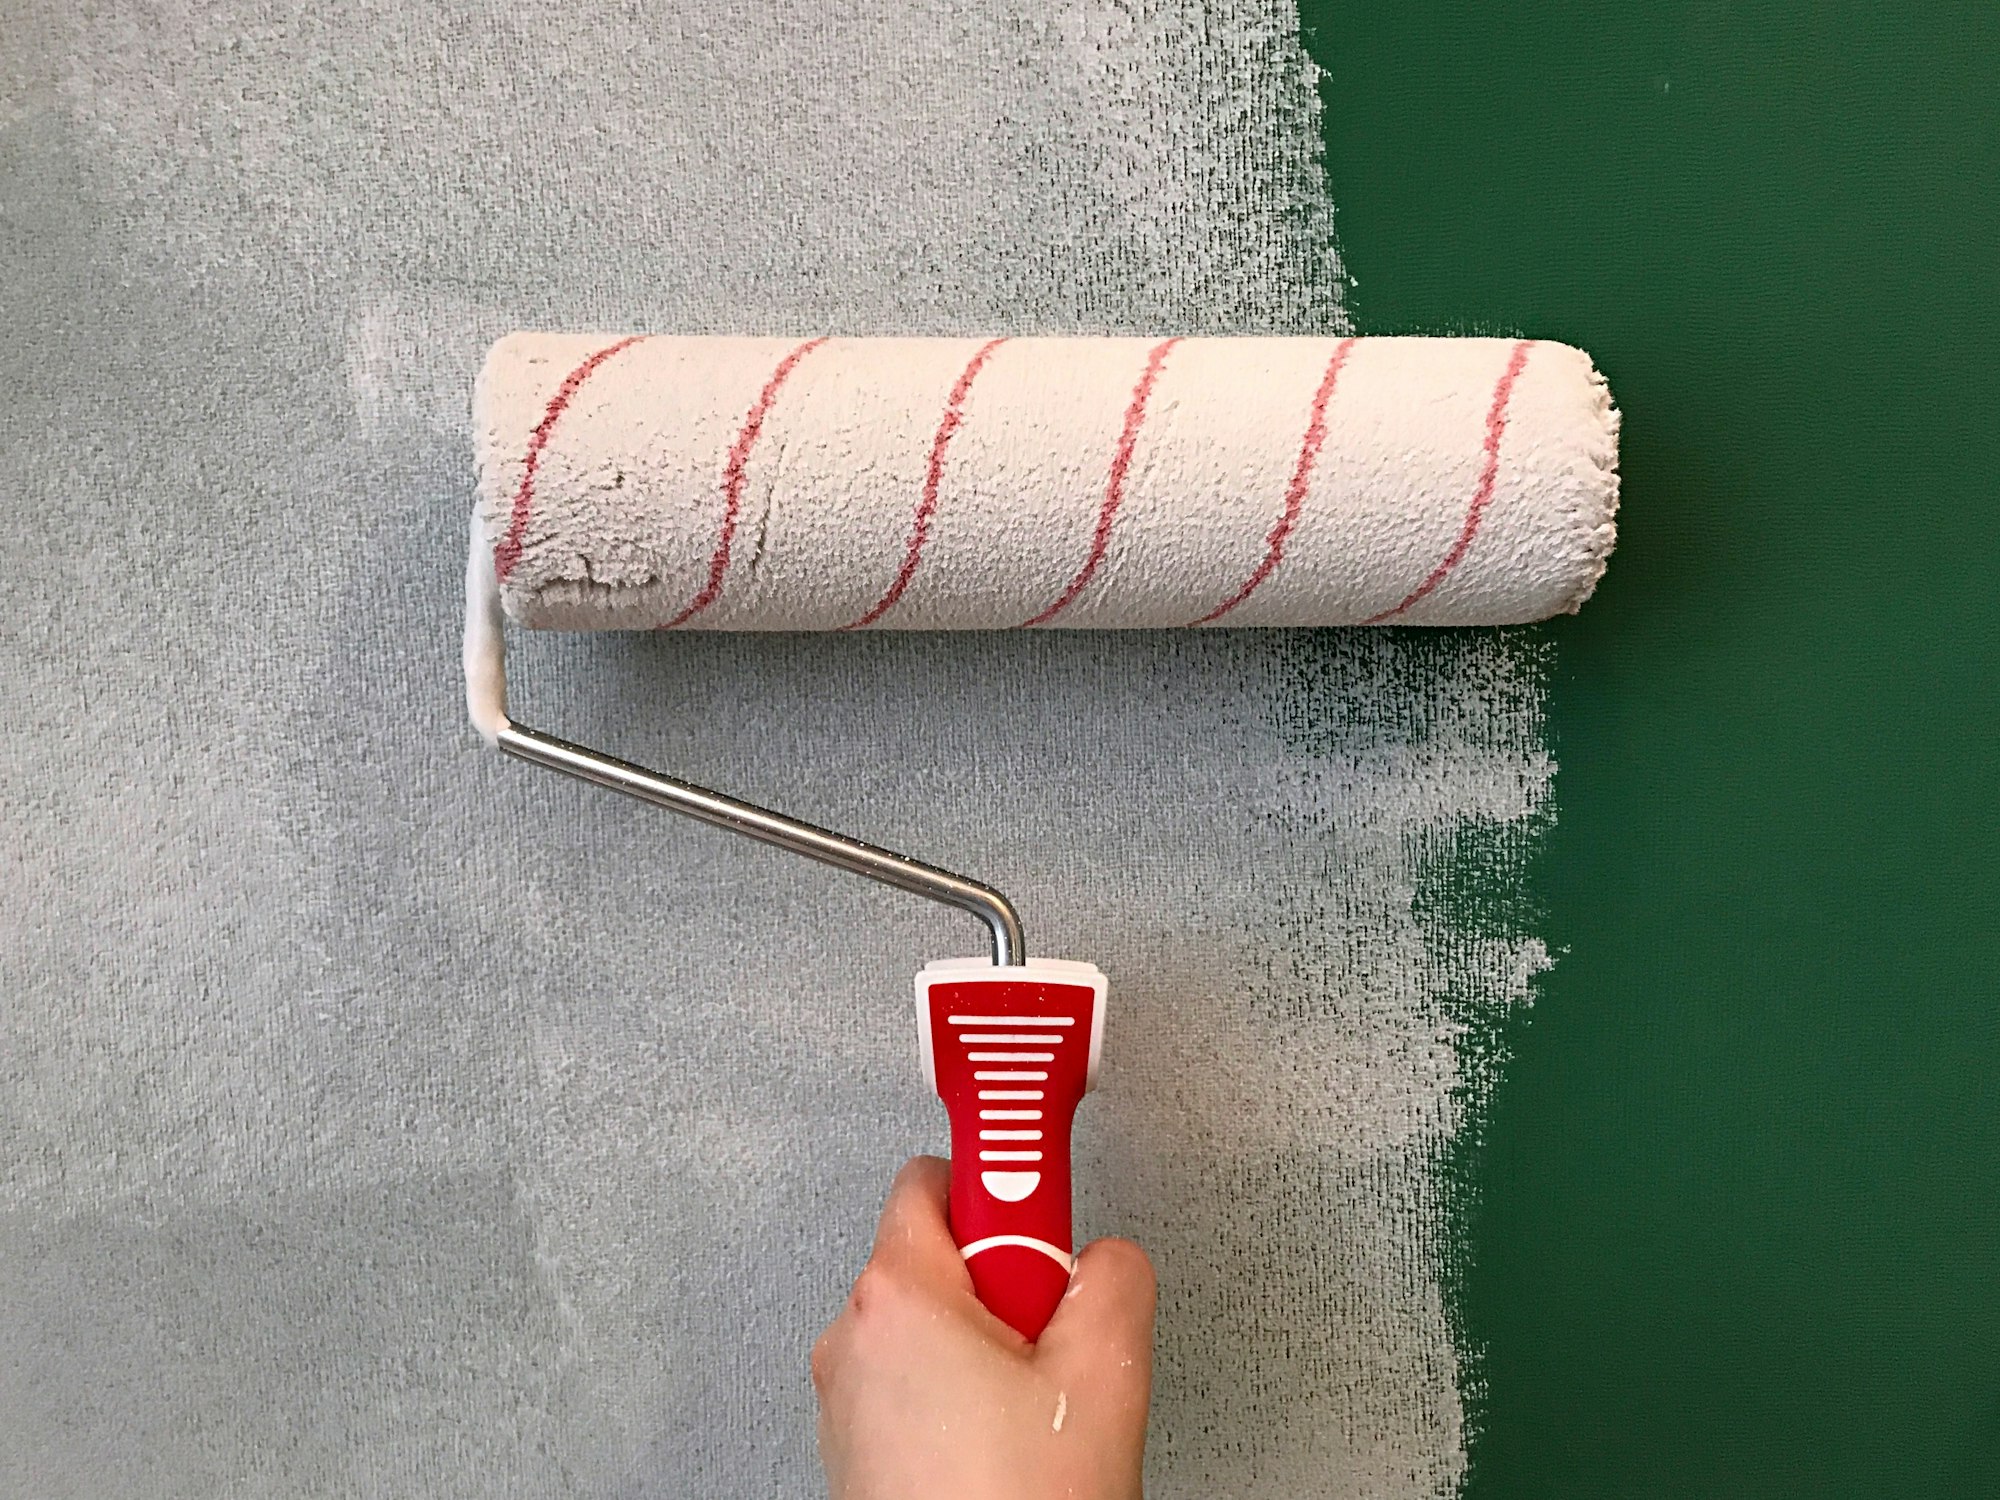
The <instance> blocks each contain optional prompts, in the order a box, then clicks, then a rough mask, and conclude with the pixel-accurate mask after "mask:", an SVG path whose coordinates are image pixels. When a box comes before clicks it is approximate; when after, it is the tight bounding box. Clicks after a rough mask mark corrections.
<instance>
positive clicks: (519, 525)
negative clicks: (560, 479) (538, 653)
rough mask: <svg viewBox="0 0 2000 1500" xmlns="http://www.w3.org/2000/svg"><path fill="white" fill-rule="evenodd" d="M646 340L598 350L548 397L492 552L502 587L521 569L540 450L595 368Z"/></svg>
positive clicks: (631, 340) (621, 342) (639, 336)
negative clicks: (511, 506) (509, 513)
mask: <svg viewBox="0 0 2000 1500" xmlns="http://www.w3.org/2000/svg"><path fill="white" fill-rule="evenodd" d="M647 337H648V335H646V334H643V333H635V334H633V335H632V336H631V337H630V338H622V339H620V340H619V341H618V342H617V343H615V344H609V345H606V346H605V347H604V348H602V349H599V350H598V351H597V352H596V353H595V354H593V355H591V356H590V358H588V359H586V360H585V361H584V362H583V363H582V364H580V365H578V366H577V367H576V368H575V369H574V370H571V371H570V372H569V374H568V375H566V376H564V377H563V383H562V384H561V385H559V386H557V387H556V393H555V394H554V395H553V396H551V397H549V404H548V406H547V407H545V408H544V409H543V411H542V420H541V422H540V423H539V424H538V425H537V426H536V428H535V430H534V431H533V432H532V433H530V434H529V435H528V451H527V454H526V456H524V457H523V458H522V460H521V485H520V488H519V489H517V490H515V491H514V513H513V515H512V516H511V517H509V519H508V521H507V534H506V535H505V536H503V537H502V538H500V541H499V544H498V545H497V546H495V547H494V549H493V574H494V576H495V577H496V578H498V579H499V580H500V581H501V582H502V583H505V582H506V581H507V575H508V574H509V573H511V572H513V571H514V569H515V568H516V567H518V566H519V565H520V562H521V551H522V548H523V546H524V545H525V542H526V538H527V534H528V517H529V515H530V513H531V512H532V511H533V509H534V505H535V471H536V470H537V469H539V468H540V467H541V463H542V450H543V449H545V448H547V447H548V445H549V437H550V435H551V434H553V433H554V432H555V430H556V423H557V422H558V421H560V420H561V419H562V414H563V413H564V412H565V411H566V410H568V409H569V404H570V402H571V401H572V400H573V399H575V397H576V393H577V392H578V391H579V390H580V389H582V387H583V383H584V382H585V381H586V380H588V379H590V377H591V376H592V375H594V374H596V373H597V368H598V366H600V365H602V364H603V363H604V362H605V361H606V360H608V359H610V358H611V357H612V356H613V355H616V354H620V353H622V352H623V351H625V350H627V349H630V348H631V347H632V346H633V345H634V344H637V343H641V342H643V341H644V340H645V339H646V338H647Z"/></svg>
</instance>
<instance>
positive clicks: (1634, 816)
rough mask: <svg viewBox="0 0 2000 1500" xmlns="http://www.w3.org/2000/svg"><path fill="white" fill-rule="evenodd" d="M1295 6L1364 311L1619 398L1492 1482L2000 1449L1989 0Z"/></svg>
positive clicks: (1476, 1246) (1493, 1256) (1512, 1247)
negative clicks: (1503, 343)
mask: <svg viewBox="0 0 2000 1500" xmlns="http://www.w3.org/2000/svg"><path fill="white" fill-rule="evenodd" d="M1303 18H1304V22H1305V26H1306V30H1307V37H1308V42H1309V44H1310V45H1311V46H1312V47H1313V49H1314V52H1315V55H1316V56H1317V57H1318V58H1319V60H1320V62H1321V63H1322V65H1323V66H1324V67H1325V68H1326V69H1327V72H1328V78H1327V82H1326V86H1325V89H1324V95H1325V100H1326V105H1327V113H1326V117H1325V131H1326V141H1327V148H1328V155H1329V171H1330V173H1331V176H1332V181H1333V183H1334V187H1335V193H1336V199H1337V202H1338V204H1339V213H1340V218H1339V225H1338V228H1339V234H1340V240H1341V247H1342V251H1343V253H1344V255H1345V257H1346V259H1347V264H1348V267H1349V269H1350V270H1351V271H1352V273H1353V274H1354V276H1355V277H1356V278H1357V285H1356V287H1355V289H1354V297H1353V306H1354V309H1355V312H1356V317H1357V320H1358V323H1359V326H1360V327H1361V328H1362V329H1363V330H1364V331H1367V332H1415V331H1432V332H1434V331H1460V330H1463V331H1468V332H1473V331H1477V332H1501V331H1517V330H1518V331H1524V332H1532V333H1535V334H1539V335H1546V336H1549V337H1554V338H1560V339H1566V340H1569V341H1571V342H1574V343H1577V344H1580V345H1582V346H1584V347H1585V348H1588V349H1589V350H1591V351H1592V352H1593V353H1594V354H1595V355H1596V356H1597V358H1598V361H1599V363H1600V365H1601V366H1602V367H1603V368H1604V369H1605V371H1606V372H1607V373H1608V374H1609V376H1610V378H1611V383H1612V387H1613V389H1614V391H1615V392H1616V393H1617V395H1618V397H1619V400H1620V404H1621V405H1622V406H1623V408H1624V410H1625V422H1626V425H1625V475H1626V488H1625V509H1624V513H1623V515H1622V516H1621V522H1622V536H1621V540H1620V544H1619V550H1618V554H1617V556H1616V557H1615V558H1614V560H1613V562H1612V567H1611V572H1610V574H1609V576H1608V577H1607V579H1606V581H1605V584H1604V586H1603V588H1602V589H1601V590H1600V592H1599V594H1598V596H1597V598H1596V599H1595V600H1594V601H1593V602H1592V603H1591V605H1590V606H1589V607H1588V608H1587V609H1586V610H1585V612H1584V613H1583V614H1582V615H1581V616H1580V617H1578V618H1577V619H1575V620H1571V621H1564V622H1561V623H1559V624H1557V625H1555V626H1553V627H1548V631H1549V635H1550V637H1551V638H1552V639H1553V641H1554V642H1555V646H1556V662H1557V666H1556V682H1555V687H1554V694H1553V703H1552V715H1551V716H1552V724H1553V734H1554V738H1555V746H1556V750H1557V753H1558V755H1559V756H1560V759H1561V762H1562V774H1561V776H1560V779H1559V781H1558V786H1557V798H1558V821H1557V823H1556V825H1555V827H1554V829H1553V831H1552V832H1551V834H1550V835H1549V837H1548V838H1547V840H1546V843H1545V846H1544V852H1543V855H1542V859H1541V869H1540V877H1541V878H1540V895H1541V898H1542V900H1543V903H1544V911H1543V913H1542V916H1541V922H1542V924H1543V928H1544V930H1546V931H1547V932H1548V933H1549V934H1550V936H1551V938H1552V940H1553V941H1554V942H1555V944H1557V945H1558V946H1559V948H1560V949H1562V950H1563V952H1564V957H1563V958H1562V961H1561V963H1560V964H1559V966H1558V967H1557V968H1556V970H1555V971H1554V973H1553V974H1551V975H1550V976H1549V977H1548V979H1547V981H1546V983H1545V984H1544V986H1543V988H1542V992H1541V998H1540V1000H1539V1001H1538V1003H1537V1005H1536V1006H1535V1008H1534V1010H1533V1012H1532V1014H1531V1015H1530V1016H1528V1017H1526V1018H1524V1019H1523V1020H1521V1021H1520V1022H1518V1023H1516V1024H1515V1025H1513V1026H1512V1028H1511V1029H1510V1033H1509V1035H1508V1036H1507V1038H1506V1042H1507V1044H1508V1046H1509V1048H1510V1050H1511V1053H1512V1058H1511V1061H1510V1062H1509V1063H1508V1065H1507V1067H1506V1072H1505V1075H1504V1081H1503V1082H1502V1084H1501V1086H1500V1088H1499V1090H1498V1093H1497V1095H1496V1097H1495V1101H1494V1105H1493V1109H1492V1112H1491V1115H1490V1118H1489V1120H1488V1121H1487V1125H1486V1129H1485V1131H1484V1133H1483V1136H1482V1138H1481V1139H1479V1140H1478V1141H1477V1142H1475V1143H1474V1144H1473V1145H1472V1146H1471V1148H1470V1152H1469V1156H1468V1160H1467V1163H1466V1168H1467V1176H1468V1178H1469V1180H1470V1181H1471V1182H1472V1183H1473V1184H1474V1192H1473V1193H1472V1194H1471V1195H1470V1196H1469V1197H1468V1199H1467V1202H1466V1204H1465V1212H1466V1216H1467V1217H1466V1222H1465V1232H1466V1236H1467V1242H1468V1249H1469V1265H1468V1269H1467V1271H1466V1281H1465V1285H1464V1287H1463V1289H1462V1291H1463V1301H1464V1317H1465V1321H1466V1325H1467V1328H1468V1331H1469V1334H1470V1336H1471V1339H1472V1340H1473V1342H1474V1344H1475V1345H1476V1346H1478V1347H1481V1348H1483V1351H1484V1353H1483V1358H1482V1360H1481V1365H1480V1372H1481V1375H1482V1378H1483V1384H1484V1392H1483V1394H1481V1395H1476V1396H1475V1415H1476V1420H1477V1422H1478V1431H1477V1432H1476V1434H1475V1439H1474V1444H1473V1479H1472V1483H1471V1486H1470V1494H1471V1495H1472V1496H1474V1497H1476V1500H1501V1497H1516V1496H1530V1495H1533V1496H1579V1497H1581V1496H1589V1497H1592V1500H1604V1497H1609V1496H1624V1495H1635V1496H1636V1495H1647V1496H1651V1495H1718V1496H1720V1495H1728V1496H1739V1497H1740V1496H1767V1495H1768V1496H1775V1495H1815V1496H1844V1495H1856V1496H1859V1495H1885V1496H1886V1495H1926V1496H1961V1495H1962V1496H1993V1495H2000V958H1996V948H2000V856H1996V848H1997V847H2000V768H1997V765H2000V602H1996V601H2000V542H1996V529H2000V379H1996V376H1995V373H1994V370H1995V364H1996V361H2000V5H1995V4H1994V3H1992V0H1984V3H1932V4H1899V5H1890V4H1880V5H1865V4H1833V3H1821V4H1813V3H1806V0H1799V3H1794V4H1789V5H1784V4H1773V3H1768V0H1755V3H1742V0H1739V3H1734V4H1730V3H1723V0H1698V3H1697V0H1644V3H1635V0H1611V3H1593V4H1576V5H1555V4H1546V3H1543V4H1516V5H1495V4H1490V3H1486V4H1481V3H1471V0H1468V3H1460V4H1423V3H1419V4H1398V5H1373V6H1370V5H1360V4H1352V3H1330V0H1304V5H1303Z"/></svg>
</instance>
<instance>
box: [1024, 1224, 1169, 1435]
mask: <svg viewBox="0 0 2000 1500" xmlns="http://www.w3.org/2000/svg"><path fill="white" fill-rule="evenodd" d="M1157 1297H1158V1290H1157V1287H1156V1284H1155V1282H1154V1278H1153V1263H1152V1261H1150V1260H1148V1259H1147V1258H1146V1252H1145V1251H1144V1250H1141V1249H1140V1248H1139V1247H1138V1246H1137V1245H1135V1244H1133V1243H1132V1241H1130V1240H1098V1241H1096V1242H1095V1243H1093V1244H1091V1245H1088V1246H1086V1247H1085V1248H1084V1252H1083V1254H1081V1255H1079V1256H1078V1257H1077V1258H1076V1270H1075V1272H1074V1273H1073V1274H1072V1275H1071V1277H1070V1282H1069V1290H1068V1291H1067V1292H1065V1293H1064V1294H1063V1300H1062V1302H1061V1304H1060V1305H1059V1306H1058V1307H1057V1308H1056V1315H1055V1316H1054V1317H1053V1318H1051V1319H1050V1320H1049V1326H1048V1327H1047V1328H1045V1329H1043V1330H1042V1336H1041V1339H1040V1340H1039V1341H1038V1342H1037V1343H1036V1345H1035V1358H1036V1362H1037V1363H1052V1364H1055V1365H1059V1366H1068V1367H1070V1368H1089V1369H1091V1370H1094V1371H1098V1372H1102V1374H1103V1375H1104V1377H1106V1378H1115V1375H1116V1374H1127V1375H1129V1376H1130V1377H1131V1378H1134V1379H1136V1380H1137V1381H1138V1382H1140V1386H1139V1392H1138V1394H1139V1395H1140V1398H1141V1400H1142V1401H1143V1399H1144V1395H1145V1391H1146V1388H1147V1387H1148V1386H1150V1384H1151V1382H1152V1370H1153V1309H1154V1305H1155V1302H1156V1301H1157Z"/></svg>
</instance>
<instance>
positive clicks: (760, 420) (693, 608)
mask: <svg viewBox="0 0 2000 1500" xmlns="http://www.w3.org/2000/svg"><path fill="white" fill-rule="evenodd" d="M827 337H828V335H825V334H822V335H821V336H820V337H818V338H816V339H807V340H806V341H805V342H804V343H803V344H800V345H799V346H798V348H796V349H794V350H792V352H791V353H790V354H787V355H786V356H785V357H784V358H783V359H781V360H779V361H778V368H777V369H775V370H773V371H772V372H771V378H770V379H769V380H767V381H765V382H764V389H763V390H761V391H759V392H758V393H757V399H756V400H755V401H754V402H752V403H751V405H750V414H749V415H748V416H746V417H745V418H744V419H743V430H742V431H741V432H739V433H737V434H736V441H735V443H733V444H732V445H731V446H730V449H729V459H728V461H727V462H726V463H724V464H723V466H722V533H721V535H720V536H718V537H717V538H716V542H715V551H714V553H713V554H712V555H711V556H710V557H709V559H708V581H707V582H706V583H704V584H703V585H702V586H701V592H700V593H698V594H696V595H695V596H694V602H693V603H691V604H689V605H688V607H687V608H686V609H684V610H682V611H681V612H680V613H679V614H677V615H675V616H674V617H673V618H672V619H671V620H669V621H667V623H666V624H664V625H662V626H660V629H662V630H673V629H675V628H677V627H679V626H682V625H685V624H687V622H688V621H689V620H692V619H693V618H694V617H695V616H696V615H698V614H700V613H701V612H702V611H703V610H705V609H707V608H708V607H709V605H711V604H713V603H715V601H716V599H717V597H718V596H719V595H720V594H721V593H722V579H723V575H724V574H726V573H727V572H728V571H729V551H730V548H731V547H732V546H733V545H734V543H735V541H736V517H737V514H738V513H739V512H740V511H741V509H742V507H743V486H744V484H745V483H746V478H745V472H746V470H747V469H748V467H749V463H750V450H751V449H752V448H754V447H756V446H757V435H758V434H759V433H760V432H762V431H763V430H764V418H766V417H767V416H769V415H770V414H771V404H772V403H773V402H774V401H776V400H777V399H778V392H779V390H780V389H781V388H782V387H783V386H784V384H785V382H786V381H787V380H789V379H790V378H791V374H792V371H794V370H796V369H797V368H798V367H799V361H800V360H802V359H804V358H805V357H806V356H807V355H808V354H810V353H812V352H813V350H815V349H817V348H818V347H819V346H820V345H821V344H824V343H825V342H826V341H827Z"/></svg>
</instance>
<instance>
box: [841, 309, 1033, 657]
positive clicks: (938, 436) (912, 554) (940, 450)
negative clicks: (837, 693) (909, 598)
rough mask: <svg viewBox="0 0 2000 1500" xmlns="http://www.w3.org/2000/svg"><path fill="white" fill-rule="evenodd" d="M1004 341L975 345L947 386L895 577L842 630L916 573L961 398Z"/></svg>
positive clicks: (886, 604) (880, 609) (858, 624)
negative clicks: (949, 393)
mask: <svg viewBox="0 0 2000 1500" xmlns="http://www.w3.org/2000/svg"><path fill="white" fill-rule="evenodd" d="M1006 342H1007V340H1006V339H1004V338H997V339H989V340H987V342H986V343H984V344H982V345H980V346H979V352H978V353H976V354H974V355H973V356H972V358H971V360H970V361H969V362H968V363H967V364H966V366H965V368H964V369H963V370H962V371H960V372H959V376H958V380H957V382H956V383H955V384H954V385H953V386H952V388H951V395H950V396H949V397H947V398H946V400H945V404H944V416H943V417H942V418H940V419H939V421H938V427H937V432H936V433H935V434H934V435H933V436H932V437H931V461H930V467H929V468H927V469H926V470H925V471H924V489H923V493H922V495H921V496H919V497H918V500H917V514H916V518H915V520H913V521H912V522H911V523H910V542H909V546H908V547H907V548H906V549H905V550H904V552H903V566H902V568H901V569H900V570H898V572H897V574H896V581H895V582H894V583H892V584H890V585H889V590H888V592H887V593H885V594H884V595H883V596H882V597H881V598H880V599H878V600H876V601H875V604H874V607H873V608H871V609H870V610H869V611H868V613H867V614H865V615H863V616H862V617H861V618H860V619H858V620H854V621H851V622H850V623H848V624H846V625H843V626H841V627H840V628H841V629H842V630H860V629H862V628H863V627H865V626H869V625H873V624H874V623H875V622H876V621H877V620H879V619H881V618H882V616H884V615H885V614H887V613H888V612H889V611H890V610H891V609H893V608H894V607H895V604H896V601H897V600H898V599H900V598H902V597H903V590H904V589H906V588H908V587H909V586H910V580H911V579H912V578H914V577H915V576H916V573H917V561H918V559H919V558H921V557H922V556H923V552H924V543H925V542H927V541H929V540H930V534H931V517H932V516H933V515H935V514H936V513H937V501H938V484H939V482H940V481H941V480H942V479H943V478H944V453H945V449H947V448H948V447H950V446H951V440H952V438H953V437H954V436H955V435H956V434H957V432H958V429H959V427H960V426H961V425H963V423H964V420H965V418H964V412H963V409H964V406H965V398H966V395H967V393H968V392H970V391H971V389H972V382H973V381H974V380H976V379H978V378H979V372H980V370H981V369H983V368H984V367H985V364H986V361H987V358H988V357H989V356H990V355H991V354H992V353H993V351H994V350H995V349H998V348H999V347H1000V346H1001V345H1002V344H1004V343H1006Z"/></svg>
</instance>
